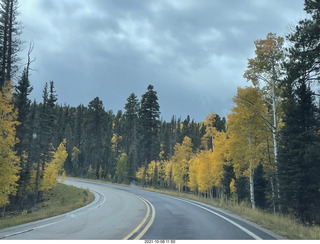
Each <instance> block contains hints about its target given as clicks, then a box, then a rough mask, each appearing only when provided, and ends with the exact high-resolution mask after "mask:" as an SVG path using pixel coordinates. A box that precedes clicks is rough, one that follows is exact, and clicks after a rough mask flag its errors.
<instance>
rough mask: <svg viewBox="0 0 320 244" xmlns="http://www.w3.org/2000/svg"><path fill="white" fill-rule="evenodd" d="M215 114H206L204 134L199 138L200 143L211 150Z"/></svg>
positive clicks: (214, 128)
mask: <svg viewBox="0 0 320 244" xmlns="http://www.w3.org/2000/svg"><path fill="white" fill-rule="evenodd" d="M216 116H217V115H216V114H215V113H210V114H208V115H207V117H206V119H205V122H204V125H205V126H206V134H205V135H204V136H203V137H202V138H201V144H202V146H203V147H204V148H205V149H206V150H209V149H211V150H213V139H214V136H215V134H216V133H217V129H216V127H215V126H214V123H215V121H216Z"/></svg>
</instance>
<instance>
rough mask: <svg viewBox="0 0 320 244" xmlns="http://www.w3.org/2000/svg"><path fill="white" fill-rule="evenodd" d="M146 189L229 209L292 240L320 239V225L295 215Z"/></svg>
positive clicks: (173, 192) (168, 191)
mask: <svg viewBox="0 0 320 244" xmlns="http://www.w3.org/2000/svg"><path fill="white" fill-rule="evenodd" d="M143 189H144V190H148V191H153V192H158V193H162V194H166V195H170V196H175V197H182V198H186V199H190V200H194V201H198V202H202V203H205V204H208V205H211V206H213V207H217V208H220V209H224V210H228V211H229V212H231V213H233V214H236V215H239V216H241V217H242V218H244V219H246V220H249V221H251V222H254V223H256V224H258V225H260V226H262V227H264V228H266V229H269V230H271V231H273V232H274V233H276V234H278V235H281V236H283V237H285V238H288V239H291V240H319V239H320V226H319V225H313V226H306V225H303V224H302V223H300V222H299V221H298V220H297V219H295V218H294V217H293V216H285V215H280V214H274V213H270V212H267V211H264V210H261V209H252V208H251V207H250V205H248V204H245V203H241V204H235V203H233V202H231V201H229V202H228V203H226V202H222V201H220V200H218V199H209V198H205V197H202V196H197V195H194V194H191V193H189V194H188V193H179V192H177V191H174V190H166V189H154V188H143Z"/></svg>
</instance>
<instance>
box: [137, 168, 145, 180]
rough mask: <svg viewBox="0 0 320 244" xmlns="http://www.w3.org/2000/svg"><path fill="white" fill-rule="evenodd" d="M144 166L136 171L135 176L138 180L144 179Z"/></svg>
mask: <svg viewBox="0 0 320 244" xmlns="http://www.w3.org/2000/svg"><path fill="white" fill-rule="evenodd" d="M144 171H145V168H144V167H140V168H139V169H138V171H137V173H136V177H137V179H139V180H144V179H145V172H144Z"/></svg>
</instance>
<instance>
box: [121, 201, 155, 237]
mask: <svg viewBox="0 0 320 244" xmlns="http://www.w3.org/2000/svg"><path fill="white" fill-rule="evenodd" d="M138 198H140V199H141V201H143V202H144V203H145V205H146V206H147V213H146V216H145V217H144V218H143V220H142V221H141V223H140V224H139V225H138V226H137V227H136V228H135V229H134V230H133V231H132V232H131V233H130V234H129V235H127V236H126V237H125V238H123V240H129V239H130V238H131V237H132V236H134V235H135V234H137V232H138V231H139V230H140V229H141V227H142V226H144V225H145V226H144V228H143V229H142V230H141V231H140V233H139V234H138V235H137V236H136V237H134V239H133V240H140V238H141V237H142V236H143V235H144V234H145V233H146V232H147V231H148V229H149V228H150V226H151V225H152V223H153V221H154V218H155V216H156V210H155V209H154V206H153V205H152V204H151V203H150V202H149V201H148V200H147V199H145V198H143V197H139V196H138ZM150 207H151V210H150ZM150 211H151V217H150V219H149V216H150ZM148 219H149V221H148V223H147V224H146V222H147V220H148Z"/></svg>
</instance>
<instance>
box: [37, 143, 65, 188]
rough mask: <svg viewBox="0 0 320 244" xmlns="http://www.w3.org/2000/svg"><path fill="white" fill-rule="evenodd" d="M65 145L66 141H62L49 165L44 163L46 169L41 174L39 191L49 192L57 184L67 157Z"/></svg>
mask: <svg viewBox="0 0 320 244" xmlns="http://www.w3.org/2000/svg"><path fill="white" fill-rule="evenodd" d="M66 143H67V141H66V140H65V139H64V140H63V141H62V142H61V143H60V145H59V146H58V149H57V150H56V151H55V153H54V155H53V159H52V161H51V162H50V163H46V165H47V167H46V168H45V170H44V173H43V179H42V182H41V187H40V190H45V191H47V190H50V189H52V188H53V187H55V186H56V184H57V183H58V176H59V173H60V171H61V170H62V168H63V164H64V162H65V161H66V159H67V157H68V153H67V149H66Z"/></svg>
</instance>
